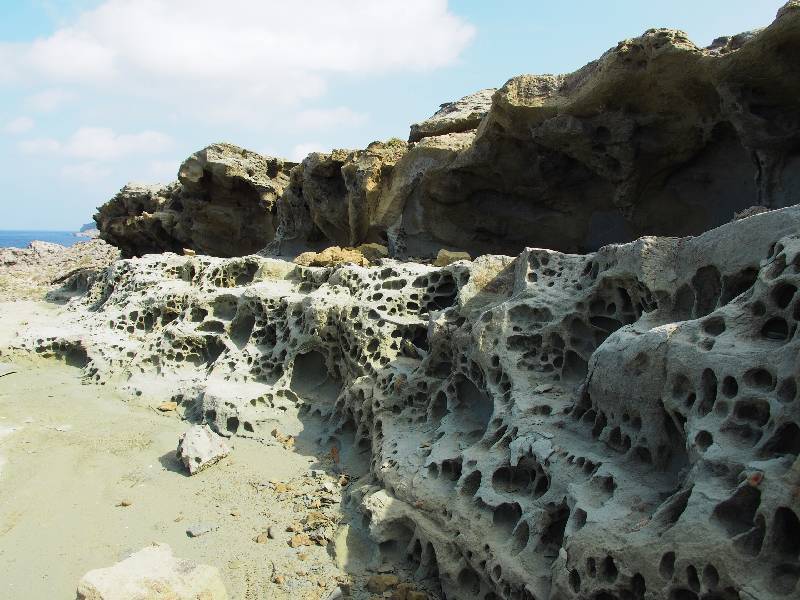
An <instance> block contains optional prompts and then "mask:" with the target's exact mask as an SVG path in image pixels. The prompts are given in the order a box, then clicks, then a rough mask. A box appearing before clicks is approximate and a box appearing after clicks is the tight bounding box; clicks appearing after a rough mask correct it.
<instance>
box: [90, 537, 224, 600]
mask: <svg viewBox="0 0 800 600" xmlns="http://www.w3.org/2000/svg"><path fill="white" fill-rule="evenodd" d="M145 598H147V599H150V598H153V599H155V598H164V599H166V598H174V599H176V600H178V599H182V598H187V599H188V598H193V599H194V598H198V599H199V598H202V599H203V600H227V598H228V594H227V592H226V591H225V586H224V585H223V583H222V579H221V577H220V574H219V571H217V569H216V568H215V567H211V566H208V565H202V564H198V563H196V562H194V561H192V560H186V559H178V558H175V557H174V556H173V555H172V549H171V548H170V547H169V546H168V545H166V544H154V545H152V546H148V547H147V548H143V549H142V550H139V552H136V553H135V554H133V555H131V556H130V557H128V558H126V559H125V560H123V561H122V562H119V563H117V564H116V565H114V566H113V567H107V568H103V569H95V570H93V571H89V572H88V573H87V574H86V575H84V576H83V577H82V578H81V580H80V582H79V583H78V600H142V599H145Z"/></svg>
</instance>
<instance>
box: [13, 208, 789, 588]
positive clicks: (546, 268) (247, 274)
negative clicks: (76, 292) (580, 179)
mask: <svg viewBox="0 0 800 600" xmlns="http://www.w3.org/2000/svg"><path fill="white" fill-rule="evenodd" d="M798 232H800V207H789V208H784V209H779V210H773V211H769V212H764V213H761V214H754V215H753V216H749V217H746V218H741V219H738V220H735V221H733V222H730V223H728V224H726V225H723V226H721V227H719V228H717V229H714V230H711V231H709V232H707V233H704V234H702V235H699V236H696V237H686V238H658V237H643V238H640V239H638V240H636V241H634V242H631V243H627V244H618V245H609V246H605V247H603V248H601V249H600V250H598V251H597V252H593V253H588V254H585V255H580V254H567V253H561V252H558V251H553V250H545V249H536V248H526V249H525V250H523V251H522V252H521V253H519V254H517V255H514V256H505V255H483V256H479V257H477V258H476V259H475V260H474V261H472V262H465V261H461V262H456V263H453V264H450V265H448V266H445V267H435V266H431V265H426V264H418V263H401V262H398V261H393V260H391V259H384V260H383V261H382V263H381V265H379V266H374V267H363V266H358V265H352V264H339V265H334V266H331V267H304V266H301V265H295V264H292V263H289V262H284V261H281V260H276V259H271V258H265V257H262V256H245V257H239V258H227V259H226V258H214V257H208V256H194V257H191V256H178V255H175V254H163V255H148V256H145V257H142V258H138V259H130V260H121V261H118V262H117V263H115V264H114V265H113V266H112V267H110V268H109V269H107V270H106V271H105V272H104V275H103V277H102V278H101V279H100V280H98V281H96V282H95V283H94V285H92V287H91V288H90V289H89V290H88V291H87V292H86V294H85V295H83V296H81V297H78V298H75V299H73V300H72V301H71V302H70V304H69V305H68V315H67V317H66V318H64V319H63V320H62V322H60V323H59V324H58V326H57V327H54V328H50V329H48V330H47V331H36V330H29V331H25V332H22V333H21V334H20V342H19V343H20V345H21V347H22V348H27V349H29V350H31V351H34V352H37V353H39V354H41V355H43V356H51V355H68V356H71V357H73V364H79V365H81V366H82V367H83V370H84V374H85V377H86V379H87V380H89V381H95V382H99V383H104V382H115V381H123V382H124V383H123V384H122V387H123V390H124V391H126V392H127V393H129V394H130V395H131V396H132V397H139V398H144V399H150V400H152V401H153V402H158V401H164V400H173V401H176V402H179V403H180V404H181V410H183V411H185V415H186V418H187V419H190V420H194V421H195V422H202V423H205V424H207V425H208V426H209V427H210V428H211V429H213V430H214V431H216V432H217V433H218V434H220V435H222V436H247V437H253V438H258V439H264V440H271V439H272V438H273V437H275V436H274V434H273V432H274V431H275V430H276V429H277V430H279V431H284V432H285V431H288V429H287V423H290V422H291V423H294V425H293V426H294V427H295V429H294V430H293V431H295V432H296V431H301V430H302V422H303V420H304V419H308V418H311V417H312V416H313V417H314V418H318V419H323V420H324V422H325V423H326V427H327V431H328V434H329V435H330V436H331V437H330V443H331V444H332V445H334V446H335V447H337V448H340V449H342V451H344V449H346V448H354V449H356V450H357V451H358V452H361V453H364V456H365V457H366V458H367V459H368V461H369V467H368V471H369V472H368V474H367V475H365V476H364V477H362V478H361V479H360V480H359V481H357V482H355V483H353V484H351V488H350V490H349V497H350V501H352V502H354V503H356V504H357V505H358V506H360V508H361V510H362V511H363V516H364V520H365V522H366V523H367V524H368V527H369V532H370V535H371V537H372V538H373V539H374V540H375V541H377V542H378V543H379V546H378V548H377V550H376V552H378V553H379V554H380V555H381V556H380V561H378V562H379V563H382V562H388V563H392V562H394V561H407V563H408V564H409V565H410V566H411V567H413V568H414V569H415V570H416V574H417V577H419V578H422V579H425V578H434V580H435V581H437V582H438V585H439V586H440V588H441V591H442V595H443V597H446V598H448V599H450V600H452V599H463V600H467V599H474V598H480V599H481V600H494V599H497V598H521V599H522V598H524V599H532V598H536V599H547V598H552V599H558V600H567V599H571V600H577V599H585V598H590V599H594V600H615V599H616V600H628V599H648V600H655V599H668V600H700V599H706V600H709V599H722V600H728V599H730V600H737V599H738V600H744V599H747V598H759V599H769V600H772V599H775V600H779V599H783V598H785V599H789V598H794V597H797V595H798V593H800V587H799V586H798V581H799V580H800V545H798V540H800V500H798V489H800V488H798V486H800V461H799V460H798V455H799V454H800V399H799V398H798V375H800V363H798V356H800V354H799V353H798V350H800V334H799V333H798V321H799V320H800V293H798V288H800V234H798ZM77 359H81V360H77ZM290 433H291V431H290Z"/></svg>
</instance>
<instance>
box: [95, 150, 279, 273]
mask: <svg viewBox="0 0 800 600" xmlns="http://www.w3.org/2000/svg"><path fill="white" fill-rule="evenodd" d="M292 166H294V163H289V162H286V161H284V160H282V159H279V158H271V157H267V156H262V155H260V154H257V153H255V152H251V151H249V150H245V149H243V148H239V147H238V146H234V145H232V144H212V145H211V146H208V147H207V148H204V149H203V150H200V151H199V152H196V153H195V154H193V155H192V156H190V157H189V158H188V159H186V160H185V161H184V162H183V164H182V165H181V167H180V171H179V174H178V181H176V182H173V183H170V184H168V185H163V186H160V185H142V184H136V183H131V184H128V185H126V186H125V187H123V188H122V190H120V192H119V193H118V194H117V195H116V196H114V198H112V199H111V200H109V201H108V202H106V203H105V204H104V205H103V206H101V207H100V208H99V209H98V212H97V214H96V215H95V222H96V223H97V227H98V229H99V231H100V237H101V238H102V239H104V240H106V241H107V242H109V243H110V244H113V245H115V246H117V247H119V248H120V249H121V250H122V252H123V255H125V256H128V257H130V256H141V255H142V254H147V253H154V252H167V251H171V252H180V251H181V250H182V249H183V248H188V249H191V250H195V251H196V252H199V253H202V254H211V255H214V256H241V255H245V254H250V253H252V252H256V251H258V250H260V249H262V248H263V247H264V246H266V245H267V244H268V243H270V242H271V241H272V240H273V239H274V237H275V229H276V227H277V223H276V222H275V221H276V212H277V207H276V203H277V199H278V198H279V197H280V195H281V194H282V193H283V190H284V189H285V187H286V186H287V185H288V183H289V170H290V168H291V167H292Z"/></svg>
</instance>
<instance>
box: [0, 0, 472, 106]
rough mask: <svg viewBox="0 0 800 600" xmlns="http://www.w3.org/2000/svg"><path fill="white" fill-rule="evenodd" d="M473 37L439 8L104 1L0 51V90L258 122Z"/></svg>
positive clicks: (439, 4)
mask: <svg viewBox="0 0 800 600" xmlns="http://www.w3.org/2000/svg"><path fill="white" fill-rule="evenodd" d="M474 33H475V30H474V27H473V26H472V25H470V24H469V23H467V22H465V21H464V20H462V19H461V18H459V17H457V16H456V15H454V14H453V13H451V12H450V11H449V10H448V6H447V0H406V1H405V2H375V1H374V0H341V1H339V2H331V1H330V0H306V1H305V2H304V3H303V5H302V14H299V13H298V7H297V5H296V4H292V3H289V2H285V1H284V0H261V1H260V2H253V1H252V0H228V1H227V2H226V3H225V7H224V10H222V9H220V4H219V1H218V0H137V2H130V1H129V0H106V1H105V2H103V3H102V4H100V5H99V6H98V7H96V8H95V9H93V10H90V11H87V12H84V13H82V14H81V15H80V16H78V17H77V18H76V19H74V20H73V21H71V22H70V23H69V25H66V26H64V27H62V28H61V29H59V30H57V31H56V32H55V33H53V34H52V35H51V36H49V37H46V38H42V39H38V40H36V41H34V42H32V43H26V44H20V43H14V44H8V43H6V44H0V65H1V66H0V82H1V81H25V82H26V83H28V84H34V85H37V84H38V85H43V86H59V85H63V84H71V85H75V86H90V87H91V88H92V90H93V91H94V92H95V93H100V94H105V93H116V94H128V95H130V96H131V97H136V98H145V99H146V100H148V101H150V102H156V103H165V104H170V105H172V106H173V107H175V106H177V107H180V108H181V109H183V110H191V111H193V112H196V113H197V114H202V115H204V116H206V117H207V118H209V117H210V118H217V119H238V120H244V121H247V120H252V119H254V118H260V119H268V118H269V116H270V112H269V111H270V109H271V108H274V107H281V106H282V107H291V106H293V105H294V104H295V103H296V102H298V101H299V100H303V99H308V98H315V97H319V96H320V95H321V94H322V93H323V92H324V91H325V89H326V86H327V83H328V82H329V81H330V80H331V79H332V78H333V77H335V76H337V75H339V74H347V73H353V74H359V75H365V74H375V73H387V72H393V71H398V70H429V69H435V68H439V67H443V66H447V65H449V64H452V63H453V62H454V61H455V60H456V59H457V58H458V56H459V55H460V54H461V52H462V51H463V50H464V48H465V47H466V46H467V45H468V44H469V43H470V41H471V39H472V38H473V36H474ZM318 117H319V116H318ZM311 118H312V121H313V115H312V117H311Z"/></svg>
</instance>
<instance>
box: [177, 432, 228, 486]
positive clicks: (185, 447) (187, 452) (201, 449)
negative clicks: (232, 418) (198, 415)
mask: <svg viewBox="0 0 800 600" xmlns="http://www.w3.org/2000/svg"><path fill="white" fill-rule="evenodd" d="M228 454H230V448H228V444H226V443H225V440H224V439H223V438H222V437H221V436H219V435H217V434H216V433H214V432H213V431H212V430H211V428H210V427H208V425H193V426H192V427H190V428H189V429H188V430H187V431H186V432H185V433H184V434H183V435H181V438H180V440H179V441H178V450H177V451H176V456H177V458H178V460H180V461H181V462H182V463H183V466H184V467H186V470H187V471H189V475H194V474H195V473H199V472H200V471H202V470H203V469H205V468H208V467H210V466H211V465H213V464H214V463H217V462H219V461H220V460H222V459H223V458H225V457H226V456H227V455H228Z"/></svg>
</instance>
